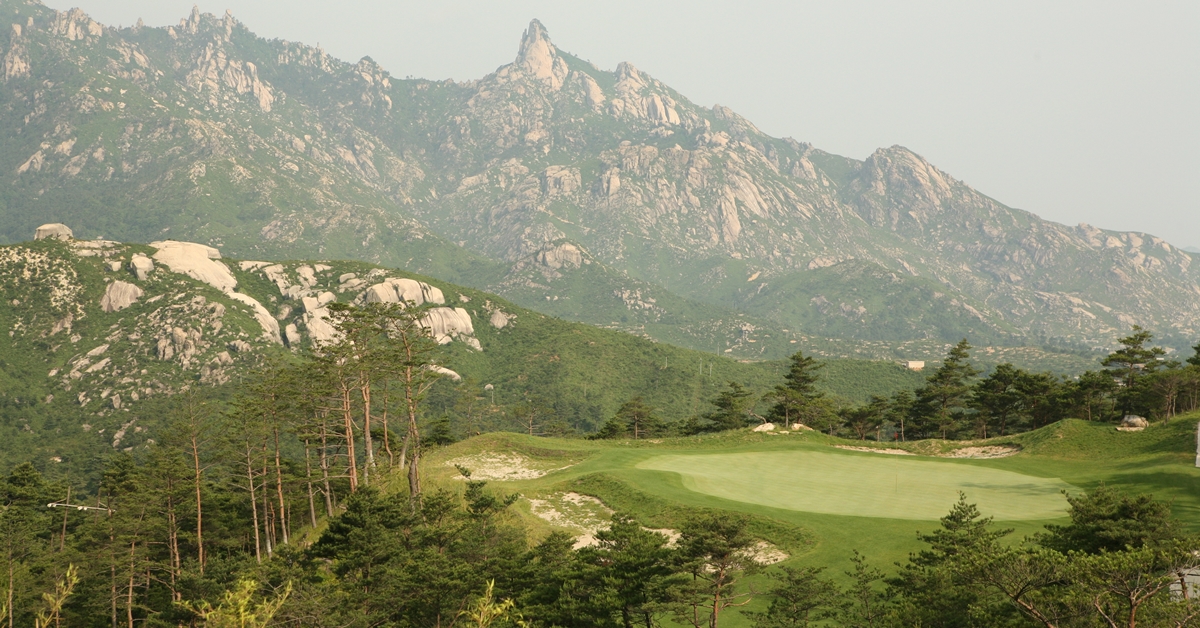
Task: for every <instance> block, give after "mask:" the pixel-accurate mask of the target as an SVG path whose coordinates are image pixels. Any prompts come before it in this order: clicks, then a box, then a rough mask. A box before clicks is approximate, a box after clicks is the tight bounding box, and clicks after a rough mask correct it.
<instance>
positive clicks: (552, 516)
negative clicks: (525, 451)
mask: <svg viewBox="0 0 1200 628" xmlns="http://www.w3.org/2000/svg"><path fill="white" fill-rule="evenodd" d="M529 510H530V512H532V513H533V514H534V515H536V516H537V517H539V518H541V519H542V520H543V521H545V522H547V523H549V524H550V525H553V526H555V527H558V528H564V529H566V530H568V531H570V532H572V533H574V534H575V546H574V547H575V549H579V548H581V547H591V546H593V545H596V544H597V543H599V541H598V540H597V539H596V533H597V532H600V531H601V530H607V529H608V528H609V526H610V525H612V515H613V509H611V508H609V507H608V506H606V505H605V504H604V502H602V501H600V500H599V499H596V498H595V497H592V496H590V495H581V494H579V493H575V492H571V493H555V494H553V495H547V496H545V497H543V498H541V499H537V498H530V499H529ZM642 529H643V530H645V531H647V532H655V533H657V534H661V535H663V536H665V537H667V547H675V546H676V545H677V544H678V543H679V537H680V534H679V530H672V529H670V528H642ZM759 554H762V552H761V551H760V548H758V547H757V546H756V547H755V552H754V556H756V557H757V556H759ZM762 555H763V556H768V555H769V554H762ZM783 558H787V555H786V554H784V555H783ZM783 558H781V559H779V560H783ZM754 560H756V561H757V560H758V558H754ZM775 562H779V561H778V560H777V561H775ZM762 564H764V565H770V564H774V563H762Z"/></svg>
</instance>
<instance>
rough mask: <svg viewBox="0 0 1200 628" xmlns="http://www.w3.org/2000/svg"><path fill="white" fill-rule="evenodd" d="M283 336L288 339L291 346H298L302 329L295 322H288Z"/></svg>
mask: <svg viewBox="0 0 1200 628" xmlns="http://www.w3.org/2000/svg"><path fill="white" fill-rule="evenodd" d="M283 337H284V339H285V340H287V345H288V346H289V347H296V346H298V345H299V344H300V330H299V329H297V328H296V324H295V323H288V326H287V327H285V328H284V330H283Z"/></svg>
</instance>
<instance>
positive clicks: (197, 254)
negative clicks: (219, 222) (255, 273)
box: [150, 240, 237, 292]
mask: <svg viewBox="0 0 1200 628" xmlns="http://www.w3.org/2000/svg"><path fill="white" fill-rule="evenodd" d="M150 246H152V247H154V248H156V249H158V250H157V251H156V252H155V253H154V259H155V260H156V261H157V262H158V263H160V264H163V265H164V266H166V267H167V268H170V269H171V271H172V272H176V273H180V274H182V275H187V276H189V277H191V278H192V279H195V280H197V281H203V282H204V283H206V284H208V285H210V286H212V287H214V288H216V289H217V290H220V291H221V292H232V291H233V289H234V288H236V287H237V279H235V278H234V277H233V273H231V272H229V268H228V267H227V266H225V265H224V264H222V263H221V262H217V261H214V260H218V259H221V252H220V251H218V250H216V249H214V248H213V247H211V246H205V245H203V244H196V243H194V242H176V241H175V240H165V241H162V242H151V243H150Z"/></svg>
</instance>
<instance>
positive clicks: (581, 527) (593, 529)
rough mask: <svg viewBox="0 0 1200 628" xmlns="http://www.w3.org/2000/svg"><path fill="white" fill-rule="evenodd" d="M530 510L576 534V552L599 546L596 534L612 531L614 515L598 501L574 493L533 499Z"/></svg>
mask: <svg viewBox="0 0 1200 628" xmlns="http://www.w3.org/2000/svg"><path fill="white" fill-rule="evenodd" d="M529 510H530V511H531V512H532V513H533V514H535V515H537V516H538V517H540V518H541V519H543V520H545V521H546V522H547V523H549V524H550V525H553V526H556V527H559V528H565V529H567V530H570V531H571V532H573V533H575V549H579V548H581V547H589V546H592V545H595V544H596V533H597V532H599V531H601V530H604V529H607V528H608V526H609V524H610V523H611V521H612V514H613V511H612V509H611V508H609V507H608V506H605V505H604V502H602V501H600V500H598V499H596V498H595V497H591V496H589V495H580V494H579V493H573V492H572V493H555V494H553V495H548V496H546V497H545V498H543V499H533V498H531V499H530V500H529Z"/></svg>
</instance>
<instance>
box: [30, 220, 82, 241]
mask: <svg viewBox="0 0 1200 628" xmlns="http://www.w3.org/2000/svg"><path fill="white" fill-rule="evenodd" d="M74 237H75V232H74V231H71V228H70V227H68V226H66V225H64V224H62V223H61V222H53V223H50V224H47V225H42V226H40V227H38V228H37V230H36V231H34V232H33V239H34V240H45V239H47V238H54V239H56V240H70V239H71V238H74Z"/></svg>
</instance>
